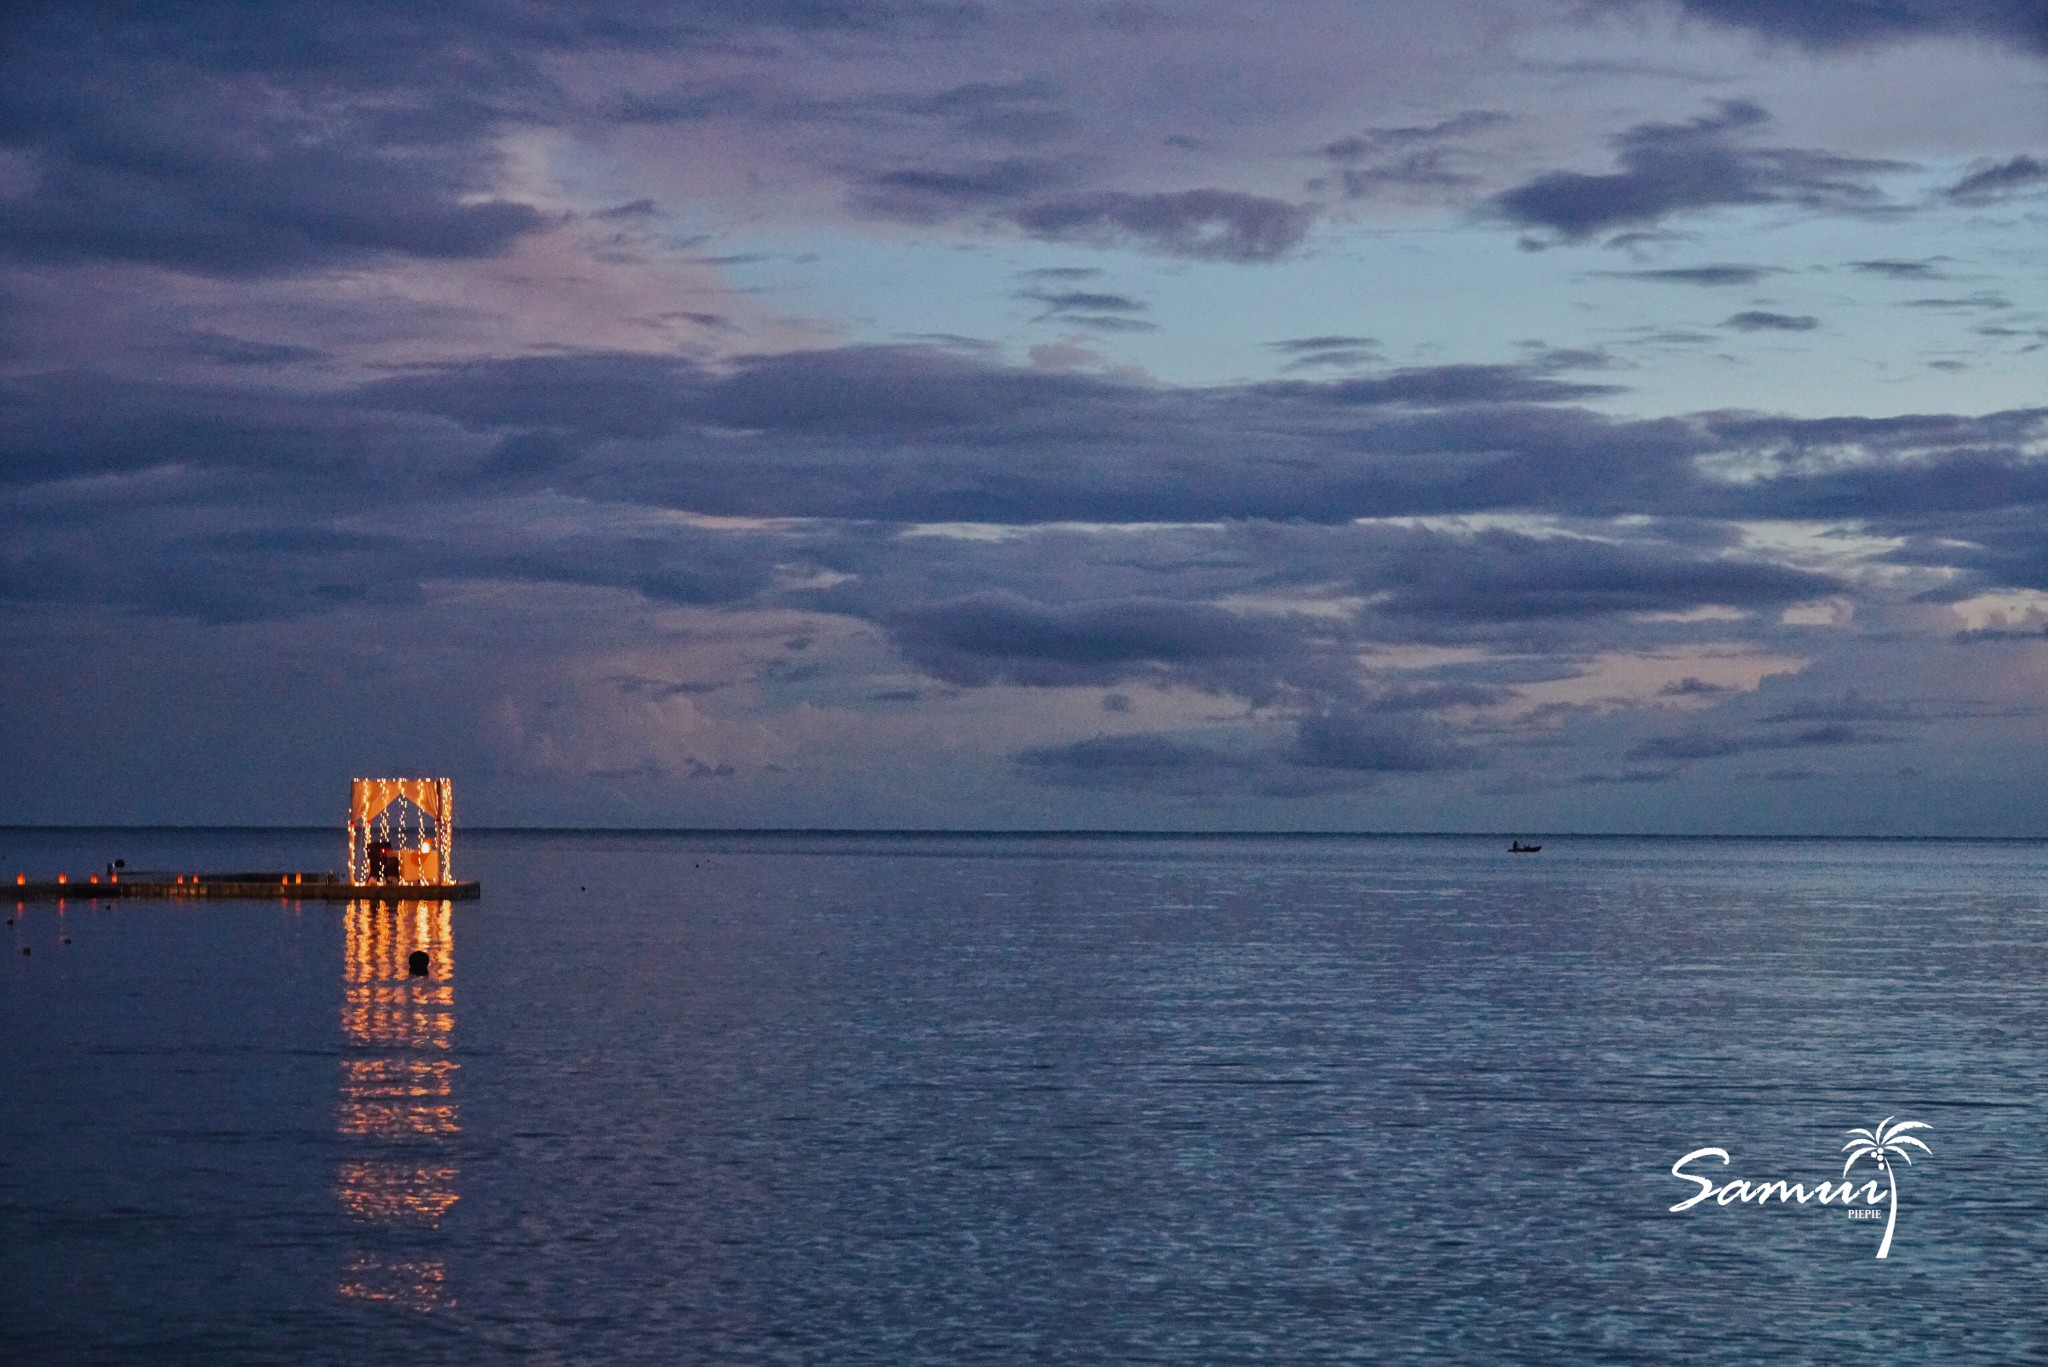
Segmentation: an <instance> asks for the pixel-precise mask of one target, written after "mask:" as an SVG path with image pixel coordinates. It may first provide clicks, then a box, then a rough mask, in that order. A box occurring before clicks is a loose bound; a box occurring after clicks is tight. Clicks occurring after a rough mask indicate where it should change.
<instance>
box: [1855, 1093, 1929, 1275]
mask: <svg viewBox="0 0 2048 1367" xmlns="http://www.w3.org/2000/svg"><path fill="white" fill-rule="evenodd" d="M1933 1128H1934V1127H1933V1126H1932V1125H1929V1124H1926V1123H1925V1122H1923V1121H1919V1120H1901V1121H1900V1122H1899V1123H1898V1124H1896V1125H1894V1124H1893V1123H1892V1118H1891V1117H1890V1116H1886V1117H1885V1118H1884V1119H1883V1120H1882V1121H1880V1122H1878V1126H1877V1128H1876V1129H1875V1130H1851V1131H1849V1133H1850V1134H1852V1135H1854V1136H1856V1137H1855V1138H1854V1139H1851V1140H1850V1141H1849V1142H1848V1143H1846V1144H1844V1145H1842V1147H1843V1148H1845V1149H1851V1150H1853V1151H1854V1152H1852V1153H1850V1155H1849V1161H1848V1162H1846V1163H1844V1164H1842V1176H1844V1177H1847V1176H1848V1175H1849V1169H1851V1168H1853V1167H1855V1166H1856V1164H1857V1161H1858V1160H1860V1159H1864V1158H1874V1159H1876V1160H1877V1170H1878V1171H1879V1172H1881V1173H1883V1174H1884V1175H1885V1179H1886V1180H1887V1181H1889V1182H1890V1183H1891V1214H1889V1215H1887V1216H1886V1217H1885V1221H1884V1242H1883V1243H1881V1244H1879V1245H1878V1246H1877V1256H1878V1257H1880V1258H1888V1257H1890V1256H1891V1251H1892V1228H1893V1227H1894V1226H1895V1225H1897V1224H1898V1222H1899V1174H1898V1169H1897V1168H1896V1167H1895V1166H1893V1164H1892V1161H1891V1160H1892V1159H1894V1158H1903V1159H1905V1160H1906V1166H1907V1167H1911V1166H1913V1155H1912V1154H1910V1153H1907V1152H1906V1147H1905V1146H1906V1145H1908V1144H1911V1145H1912V1146H1913V1147H1914V1148H1916V1149H1918V1150H1920V1152H1922V1153H1924V1154H1929V1155H1930V1156H1931V1155H1932V1153H1933V1150H1931V1149H1929V1148H1928V1147H1927V1146H1926V1145H1925V1144H1923V1143H1921V1142H1920V1141H1919V1140H1917V1139H1915V1138H1914V1137H1913V1136H1912V1135H1910V1134H1907V1133H1906V1131H1907V1130H1931V1129H1933Z"/></svg>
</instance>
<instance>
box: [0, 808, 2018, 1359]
mask: <svg viewBox="0 0 2048 1367" xmlns="http://www.w3.org/2000/svg"><path fill="white" fill-rule="evenodd" d="M1518 834H1520V835H1523V836H1524V837H1527V838H1530V839H1532V840H1540V843H1541V844H1542V845H1543V849H1542V852H1541V853H1540V854H1534V855H1511V854H1509V853H1508V852H1507V846H1508V837H1507V836H1506V835H1502V836H1499V837H1491V836H1487V837H1477V836H1344V837H1338V836H1114V835H954V834H938V835H850V834H804V833H771V834H734V833H710V834H707V833H636V832H539V831H475V832H465V833H463V834H462V837H461V840H460V842H459V843H458V845H457V848H456V850H455V852H454V860H455V864H456V870H455V871H456V873H457V874H458V875H460V876H463V877H474V878H479V879H481V880H482V896H481V897H480V898H479V899H478V900H476V901H472V902H457V903H444V902H405V903H399V904H396V905H391V904H381V905H380V904H369V903H362V904H345V903H343V904H326V903H318V902H304V903H300V902H291V901H248V902H183V903H178V902H140V901H138V902H114V903H94V902H92V901H89V900H73V901H69V902H67V903H65V904H63V905H61V906H60V905H55V904H50V903H33V904H27V905H23V906H17V905H15V904H14V903H12V902H7V903H6V904H5V905H6V907H7V914H8V917H9V918H10V924H9V925H8V927H7V936H8V939H7V941H6V942H5V943H4V945H0V949H4V955H5V962H4V963H0V1361H5V1362H9V1363H23V1364H30V1363H34V1364H59V1363H93V1364H100V1363H127V1362H137V1363H159V1362H171V1363H205V1364H235V1363H293V1364H298V1363H349V1364H359V1363H376V1362H404V1363H407V1364H432V1363H450V1364H489V1363H498V1362H506V1363H512V1362H518V1363H565V1364H567V1363H764V1364H782V1363H788V1364H798V1363H802V1364H813V1363H815V1364H869V1363H872V1364H890V1365H891V1367H902V1365H905V1364H960V1363H1004V1364H1009V1363H1015V1364H1027V1363H1028V1364H1042V1363H1076V1364H1122V1363H1171V1364H1210V1363H1215V1364H1223V1363H1248V1364H1249V1363H1258V1364H1294V1363H1432V1364H1436V1363H1482V1364H1490V1363H1513V1364H1520V1363H1546V1364H1548V1363H1555V1364H1587V1363H1627V1364H1648V1363H1688V1364H1738V1363H1761V1362H1769V1363H1825V1364H1829V1367H1839V1364H1842V1363H1845V1362H1872V1361H1883V1362H1885V1363H1887V1364H1891V1365H1892V1367H1897V1364H1902V1363H1942V1364H1970V1363H2001V1364H2003V1363H2021V1362H2048V1291H2044V1287H2048V1280H2044V1278H2048V1162H2044V1161H2043V1155H2044V1152H2048V1124H2044V1122H2048V1105H2044V1101H2043V1082H2044V1079H2048V846H2044V845H2043V844H2042V843H2041V842H2034V841H2024V842H2022V841H2012V842H2001V841H1984V842H1972V841H1911V840H1898V841H1874V840H1873V841H1847V840H1758V839H1677V838H1658V839H1645V838H1593V837H1581V836H1541V837H1538V836H1535V835H1534V834H1533V833H1529V832H1521V833H1518ZM342 857H343V854H342V837H341V834H340V832H339V831H338V830H337V831H332V832H328V831H299V830H285V831H252V830H132V829H124V830H47V829H37V830H26V829H0V875H4V876H5V878H6V880H7V881H8V882H12V881H13V879H14V877H15V874H16V872H17V871H18V872H20V873H24V874H26V875H28V876H29V877H31V878H36V877H42V876H47V875H50V874H53V873H54V872H56V871H58V870H60V869H61V870H65V871H67V872H69V873H70V874H71V875H72V876H73V878H74V879H75V878H76V877H78V876H79V875H81V874H82V873H84V872H87V871H92V870H100V869H102V868H103V866H104V865H105V864H107V863H108V862H110V861H112V860H114V859H116V858H121V859H125V860H126V861H127V865H128V867H129V868H130V869H145V868H148V869H172V870H191V871H200V870H214V869H251V868H254V869H268V868H277V869H287V868H289V869H335V868H338V867H340V865H341V862H342ZM0 898H4V888H0ZM24 950H25V951H28V952H27V953H24V952H22V951H24ZM415 950H421V951H424V952H426V954H427V955H428V969H427V972H426V973H425V974H423V975H420V976H413V975H411V974H410V972H409V969H408V961H409V956H410V955H411V954H412V953H413V952H414V951H415ZM1901 1124H1904V1125H1907V1126H1908V1127H1909V1128H1908V1129H1905V1130H1899V1131H1896V1134H1898V1135H1905V1136H1909V1137H1910V1138H1911V1139H1912V1140H1913V1141H1915V1142H1914V1143H1913V1144H1908V1143H1906V1142H1905V1141H1904V1140H1902V1139H1896V1138H1893V1137H1892V1136H1893V1134H1894V1132H1893V1131H1892V1130H1891V1129H1889V1128H1887V1129H1886V1130H1885V1131H1884V1133H1885V1135H1886V1137H1887V1139H1888V1141H1889V1142H1890V1147H1891V1151H1892V1156H1890V1157H1888V1159H1887V1166H1886V1167H1884V1168H1882V1169H1881V1168H1879V1167H1878V1166H1877V1164H1876V1160H1875V1158H1874V1157H1870V1156H1869V1155H1868V1154H1866V1155H1865V1160H1866V1161H1861V1162H1858V1163H1856V1165H1855V1166H1854V1167H1852V1168H1851V1170H1850V1172H1849V1177H1851V1178H1854V1179H1855V1181H1856V1182H1858V1183H1861V1184H1868V1183H1871V1182H1875V1183H1876V1184H1877V1185H1876V1186H1875V1187H1872V1186H1869V1185H1861V1186H1858V1187H1857V1188H1856V1190H1857V1191H1859V1192H1861V1193H1863V1196H1864V1197H1866V1198H1867V1197H1870V1194H1871V1193H1872V1192H1874V1191H1884V1192H1886V1196H1885V1198H1884V1200H1883V1202H1881V1203H1874V1202H1872V1201H1865V1202H1864V1203H1863V1204H1862V1205H1861V1206H1860V1207H1858V1206H1854V1205H1845V1204H1843V1203H1841V1202H1839V1201H1830V1202H1823V1201H1821V1200H1820V1199H1818V1197H1816V1198H1815V1199H1812V1200H1810V1201H1807V1202H1805V1203H1800V1202H1799V1201H1797V1200H1796V1199H1795V1200H1787V1199H1783V1197H1784V1195H1785V1194H1786V1190H1787V1189H1786V1188H1780V1189H1779V1191H1778V1195H1777V1196H1775V1197H1773V1196H1771V1195H1768V1194H1766V1195H1764V1196H1763V1199H1744V1198H1745V1197H1751V1198H1754V1197H1756V1196H1757V1195H1758V1193H1759V1191H1760V1190H1761V1188H1762V1187H1763V1185H1764V1184H1765V1183H1768V1182H1776V1181H1783V1182H1785V1183H1787V1184H1798V1185H1799V1188H1800V1190H1801V1191H1802V1192H1809V1194H1811V1193H1810V1191H1809V1189H1813V1190H1817V1189H1818V1188H1819V1184H1821V1183H1823V1182H1828V1183H1840V1182H1843V1181H1844V1180H1845V1178H1844V1174H1843V1165H1844V1163H1845V1162H1846V1161H1849V1160H1850V1159H1852V1158H1855V1157H1856V1146H1857V1145H1858V1144H1859V1142H1860V1141H1859V1140H1858V1138H1857V1136H1856V1135H1855V1134H1853V1133H1852V1131H1854V1130H1857V1129H1862V1130H1865V1131H1868V1132H1870V1133H1871V1134H1876V1133H1877V1132H1878V1130H1879V1127H1880V1126H1896V1125H1901ZM1845 1146H1848V1147H1846V1148H1845ZM1700 1150H1707V1151H1708V1152H1707V1153H1706V1154H1704V1155H1701V1154H1700V1153H1699V1152H1698V1151H1700ZM1908 1160H1910V1162H1909V1161H1908ZM1675 1169H1678V1170H1675ZM1703 1187H1706V1188H1708V1189H1709V1190H1708V1191H1705V1192H1703V1191H1702V1188H1703ZM1830 1191H1831V1192H1832V1193H1833V1194H1835V1195H1840V1194H1841V1191H1840V1188H1839V1187H1831V1188H1830ZM1892 1193H1895V1199H1894V1198H1893V1196H1892ZM1696 1196H1697V1197H1700V1198H1701V1199H1698V1200H1696V1201H1694V1202H1693V1203H1692V1204H1690V1205H1687V1204H1686V1203H1687V1201H1688V1198H1693V1197H1696ZM1681 1206H1683V1207H1684V1208H1682V1209H1674V1207H1681ZM1852 1210H1854V1211H1856V1213H1855V1214H1852ZM1877 1217H1882V1218H1877ZM1887 1232H1889V1234H1890V1246H1889V1248H1888V1250H1887V1254H1888V1256H1886V1257H1884V1258H1879V1257H1877V1256H1876V1254H1877V1252H1878V1249H1879V1248H1880V1246H1881V1240H1883V1239H1884V1237H1885V1236H1886V1234H1887Z"/></svg>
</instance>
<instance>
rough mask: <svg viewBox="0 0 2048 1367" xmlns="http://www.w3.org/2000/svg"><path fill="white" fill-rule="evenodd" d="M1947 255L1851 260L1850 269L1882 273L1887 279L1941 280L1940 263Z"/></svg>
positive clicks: (1864, 273)
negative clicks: (1922, 258)
mask: <svg viewBox="0 0 2048 1367" xmlns="http://www.w3.org/2000/svg"><path fill="white" fill-rule="evenodd" d="M1947 259H1948V258H1946V257H1939V256H1936V257H1929V258H1928V259H1927V260H1925V261H1889V260H1878V261H1851V262H1850V263H1849V269H1850V270H1853V271H1856V272H1859V273H1860V274H1863V275H1881V276H1883V277H1884V278H1885V279H1887V280H1940V279H1942V278H1943V274H1942V271H1941V268H1940V265H1939V264H1938V263H1940V262H1942V261H1945V260H1947Z"/></svg>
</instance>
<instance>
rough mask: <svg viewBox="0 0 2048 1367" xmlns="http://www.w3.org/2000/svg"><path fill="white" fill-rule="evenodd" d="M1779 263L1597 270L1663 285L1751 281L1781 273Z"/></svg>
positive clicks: (1747, 282)
mask: <svg viewBox="0 0 2048 1367" xmlns="http://www.w3.org/2000/svg"><path fill="white" fill-rule="evenodd" d="M1784 269H1785V268H1784V267H1782V266H1676V267H1672V268H1670V269H1668V270H1654V271H1599V272H1597V274H1600V275H1605V276H1610V277H1612V278H1614V279H1617V280H1654V281H1657V282H1659V283H1661V284H1666V285H1709V286H1718V285H1754V284H1755V283H1757V281H1759V280H1762V279H1764V278H1765V277H1766V276H1772V275H1781V274H1783V273H1784Z"/></svg>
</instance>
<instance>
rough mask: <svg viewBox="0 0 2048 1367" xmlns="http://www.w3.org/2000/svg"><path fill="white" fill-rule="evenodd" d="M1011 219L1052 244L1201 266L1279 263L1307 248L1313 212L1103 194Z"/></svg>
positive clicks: (1048, 203)
mask: <svg viewBox="0 0 2048 1367" xmlns="http://www.w3.org/2000/svg"><path fill="white" fill-rule="evenodd" d="M1008 217H1009V219H1010V221H1011V222H1013V223H1015V224H1017V226H1019V227H1021V228H1023V229H1024V230H1025V231H1026V232H1028V233H1030V234H1031V235H1032V236H1034V237H1041V238H1045V239H1047V240H1048V241H1054V242H1095V243H1101V244H1105V245H1117V244H1127V245H1132V246H1136V247H1140V248H1143V249H1145V250H1148V251H1155V252H1158V253H1160V254H1162V255H1165V256H1179V257H1186V258H1188V259H1190V260H1195V261H1235V262H1259V261H1277V260H1279V259H1280V258H1281V257H1283V256H1286V255H1287V254H1288V253H1289V252H1292V251H1293V250H1294V249H1295V248H1296V247H1298V246H1300V245H1301V241H1302V239H1303V238H1304V237H1306V236H1307V234H1308V229H1309V224H1310V222H1311V220H1312V218H1313V212H1312V210H1310V209H1309V208H1307V207H1306V206H1303V205H1298V204H1289V203H1287V202H1285V201H1283V200H1278V199H1268V198H1265V197H1263V196H1260V195H1249V194H1242V193H1240V192H1238V191H1235V190H1181V191H1176V192H1171V193H1159V194H1134V193H1130V192H1127V191H1120V190H1098V191H1092V192H1088V193H1082V194H1074V195H1068V196H1065V197H1063V198H1058V199H1046V200H1040V201H1038V202H1036V203H1033V204H1030V205H1027V206H1024V207H1021V208H1018V209H1015V210H1012V211H1010V213H1009V214H1008Z"/></svg>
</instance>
